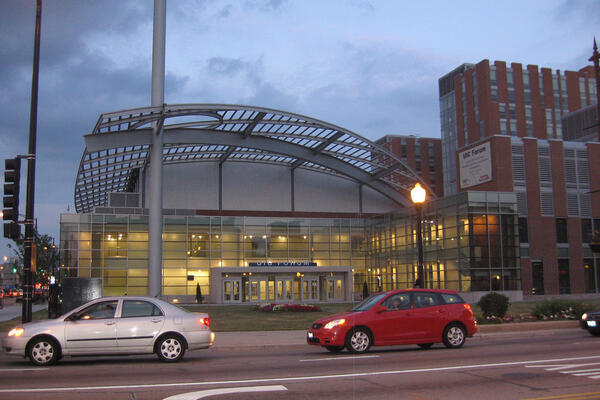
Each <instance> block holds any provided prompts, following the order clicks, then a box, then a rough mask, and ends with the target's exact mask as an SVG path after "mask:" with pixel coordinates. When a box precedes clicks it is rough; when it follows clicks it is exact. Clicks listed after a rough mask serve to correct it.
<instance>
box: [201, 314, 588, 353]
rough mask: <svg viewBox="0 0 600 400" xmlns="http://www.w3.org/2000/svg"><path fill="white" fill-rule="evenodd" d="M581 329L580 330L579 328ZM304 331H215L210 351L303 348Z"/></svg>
mask: <svg viewBox="0 0 600 400" xmlns="http://www.w3.org/2000/svg"><path fill="white" fill-rule="evenodd" d="M567 329H568V330H571V331H573V333H577V332H579V331H581V329H580V328H579V321H547V322H546V321H544V322H521V323H507V324H498V325H482V326H480V327H479V331H478V332H477V333H476V334H475V336H473V337H472V338H468V339H467V343H468V342H469V341H470V340H473V341H480V340H490V339H492V338H494V337H496V338H498V337H503V338H509V337H521V336H524V335H527V336H530V337H531V336H552V335H555V334H557V333H559V332H566V330H567ZM582 332H583V331H582ZM306 346H307V343H306V331H305V330H301V331H298V330H295V331H250V332H216V339H215V344H214V345H213V346H212V347H211V349H212V350H213V351H233V350H241V349H243V350H251V351H252V350H254V351H271V350H274V349H280V350H285V349H291V348H298V347H303V348H306Z"/></svg>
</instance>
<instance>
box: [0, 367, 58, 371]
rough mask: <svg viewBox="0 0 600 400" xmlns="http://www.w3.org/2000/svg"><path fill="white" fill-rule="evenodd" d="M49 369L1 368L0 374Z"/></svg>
mask: <svg viewBox="0 0 600 400" xmlns="http://www.w3.org/2000/svg"><path fill="white" fill-rule="evenodd" d="M47 369H48V368H0V372H10V371H45V370H47Z"/></svg>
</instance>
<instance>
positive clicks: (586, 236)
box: [581, 219, 593, 243]
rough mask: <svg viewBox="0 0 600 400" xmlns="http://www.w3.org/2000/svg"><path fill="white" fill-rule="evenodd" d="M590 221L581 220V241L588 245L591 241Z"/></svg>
mask: <svg viewBox="0 0 600 400" xmlns="http://www.w3.org/2000/svg"><path fill="white" fill-rule="evenodd" d="M592 233H593V231H592V220H591V219H582V220H581V241H582V242H583V243H589V242H591V241H592Z"/></svg>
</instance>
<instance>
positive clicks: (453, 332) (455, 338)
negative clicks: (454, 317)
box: [443, 324, 466, 348]
mask: <svg viewBox="0 0 600 400" xmlns="http://www.w3.org/2000/svg"><path fill="white" fill-rule="evenodd" d="M443 339H444V345H445V346H446V347H448V348H457V347H461V346H462V345H463V344H465V339H466V332H465V328H463V327H462V326H460V325H458V324H450V325H448V326H447V327H446V329H445V330H444V337H443Z"/></svg>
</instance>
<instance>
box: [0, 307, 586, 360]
mask: <svg viewBox="0 0 600 400" xmlns="http://www.w3.org/2000/svg"><path fill="white" fill-rule="evenodd" d="M46 308H47V304H34V305H33V306H32V311H33V312H36V311H39V310H44V309H46ZM21 312H22V304H21V303H12V304H10V303H9V304H6V302H5V303H4V308H3V309H1V310H0V321H8V320H10V319H13V318H18V317H20V316H21ZM566 329H569V330H572V331H573V333H576V332H578V331H579V330H580V329H579V321H541V322H521V323H506V324H497V325H496V324H494V325H480V326H479V330H478V332H477V333H476V334H475V336H473V337H472V338H469V339H467V342H468V341H470V340H473V341H478V340H490V339H492V338H494V337H496V338H497V337H503V338H508V337H521V336H523V335H528V336H551V335H554V334H557V333H559V332H565V330H566ZM306 346H307V344H306V330H289V331H247V332H216V339H215V344H214V345H213V346H212V347H211V349H212V350H213V351H234V350H241V349H244V350H250V351H253V350H254V351H270V350H274V349H281V350H285V349H290V348H299V347H302V348H306Z"/></svg>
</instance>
